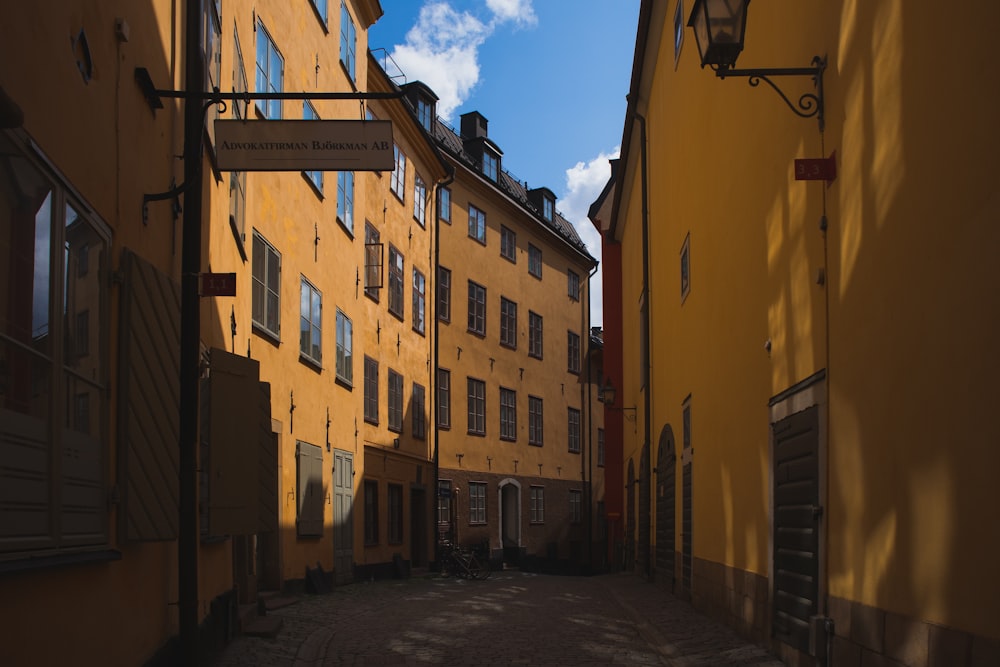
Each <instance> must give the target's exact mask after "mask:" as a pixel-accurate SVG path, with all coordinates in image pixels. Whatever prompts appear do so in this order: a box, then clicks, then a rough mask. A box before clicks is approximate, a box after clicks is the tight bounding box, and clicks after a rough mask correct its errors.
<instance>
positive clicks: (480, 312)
mask: <svg viewBox="0 0 1000 667" xmlns="http://www.w3.org/2000/svg"><path fill="white" fill-rule="evenodd" d="M469 332H470V333H474V334H479V335H480V336H485V335H486V288H485V287H483V286H482V285H480V284H478V283H474V282H472V281H471V280H470V281H469Z"/></svg>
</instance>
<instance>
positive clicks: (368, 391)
mask: <svg viewBox="0 0 1000 667" xmlns="http://www.w3.org/2000/svg"><path fill="white" fill-rule="evenodd" d="M365 421H366V422H368V423H369V424H378V361H376V360H375V359H372V358H371V357H369V356H365Z"/></svg>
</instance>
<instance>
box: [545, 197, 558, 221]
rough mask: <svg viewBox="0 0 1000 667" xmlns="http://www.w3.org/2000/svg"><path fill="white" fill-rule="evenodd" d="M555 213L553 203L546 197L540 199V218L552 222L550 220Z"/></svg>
mask: <svg viewBox="0 0 1000 667" xmlns="http://www.w3.org/2000/svg"><path fill="white" fill-rule="evenodd" d="M555 211H556V204H555V202H554V201H552V200H551V199H549V198H548V197H544V198H542V217H543V218H545V219H546V220H548V221H549V222H552V218H553V217H554V215H555Z"/></svg>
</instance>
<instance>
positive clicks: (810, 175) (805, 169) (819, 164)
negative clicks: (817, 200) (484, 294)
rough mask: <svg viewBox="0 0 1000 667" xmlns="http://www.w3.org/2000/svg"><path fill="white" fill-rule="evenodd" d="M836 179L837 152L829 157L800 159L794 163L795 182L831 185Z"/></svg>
mask: <svg viewBox="0 0 1000 667" xmlns="http://www.w3.org/2000/svg"><path fill="white" fill-rule="evenodd" d="M836 178H837V152H836V151H834V152H833V153H831V154H830V157H820V158H801V159H798V160H796V161H795V180H796V181H826V182H827V183H832V182H833V181H834V180H836Z"/></svg>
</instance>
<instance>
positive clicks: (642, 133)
mask: <svg viewBox="0 0 1000 667" xmlns="http://www.w3.org/2000/svg"><path fill="white" fill-rule="evenodd" d="M632 114H633V115H634V116H635V117H636V119H637V120H638V121H639V143H640V146H639V150H640V153H639V156H640V158H639V159H640V161H641V170H642V292H643V300H644V306H645V308H646V318H645V322H644V326H645V331H644V332H643V334H644V335H643V342H642V350H641V351H640V354H641V355H642V358H643V363H644V367H643V369H642V372H643V375H644V376H645V379H646V391H645V393H644V395H643V400H642V412H643V419H642V422H643V424H642V429H643V445H642V446H643V449H644V450H646V449H647V448H648V451H649V459H648V464H649V470H650V478H652V469H653V460H652V459H653V455H652V451H651V450H652V448H651V447H650V444H649V443H650V432H651V425H652V420H651V417H650V414H649V412H650V409H651V407H652V399H651V398H650V396H651V394H652V393H653V391H652V390H653V373H652V366H651V364H650V359H649V357H650V354H649V353H650V340H651V333H652V331H651V330H652V325H651V324H650V321H651V319H652V318H651V313H650V310H651V305H652V299H650V285H649V172H648V169H649V164H648V156H647V154H646V119H645V117H643V116H642V114H640V113H639V112H638V111H633V112H632ZM646 483H647V485H649V486H650V498H652V483H653V480H652V479H649V480H647V481H646ZM646 509H647V510H648V511H649V516H650V517H652V514H653V512H652V507H647V508H646ZM652 523H653V522H652V520H650V521H649V524H650V525H649V527H648V528H647V531H646V534H647V540H648V541H647V543H646V544H645V545H643V546H644V548H645V549H646V576H647V577H648V576H651V575H652V559H651V554H650V545H651V543H652V540H650V539H649V536H650V533H651V532H652V529H653V526H652Z"/></svg>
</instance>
